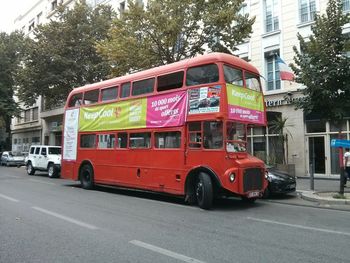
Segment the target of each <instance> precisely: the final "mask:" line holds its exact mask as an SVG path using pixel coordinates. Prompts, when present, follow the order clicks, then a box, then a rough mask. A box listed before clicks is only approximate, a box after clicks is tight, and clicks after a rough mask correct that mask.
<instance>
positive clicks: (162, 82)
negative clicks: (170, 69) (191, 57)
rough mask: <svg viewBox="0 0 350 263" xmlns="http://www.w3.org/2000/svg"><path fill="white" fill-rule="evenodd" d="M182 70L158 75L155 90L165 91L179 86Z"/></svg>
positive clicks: (181, 81) (182, 75)
mask: <svg viewBox="0 0 350 263" xmlns="http://www.w3.org/2000/svg"><path fill="white" fill-rule="evenodd" d="M183 79H184V72H183V71H180V72H175V73H170V74H167V75H163V76H159V77H158V81H157V83H158V86H157V91H165V90H171V89H178V88H181V87H182V85H183Z"/></svg>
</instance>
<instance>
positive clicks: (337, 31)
mask: <svg viewBox="0 0 350 263" xmlns="http://www.w3.org/2000/svg"><path fill="white" fill-rule="evenodd" d="M349 22H350V16H349V14H344V13H343V10H342V1H341V0H329V2H328V6H327V9H326V14H323V15H317V14H316V15H315V24H314V25H313V26H312V32H313V35H312V36H310V38H309V41H308V42H307V41H305V40H304V39H303V37H302V36H301V35H300V34H299V35H298V39H299V43H300V51H298V49H297V48H296V47H295V46H294V47H293V49H294V52H295V54H296V55H295V57H294V62H295V64H296V65H293V64H292V65H291V66H292V69H293V70H294V72H295V74H296V81H297V82H299V83H302V84H304V85H305V89H303V91H302V92H303V94H304V95H305V97H304V98H303V100H300V101H298V102H297V103H296V106H297V108H299V109H303V110H304V112H305V113H306V114H308V113H312V112H313V113H318V114H320V115H321V116H322V118H323V119H325V120H327V121H332V122H333V123H334V124H335V125H337V126H338V129H339V133H340V132H341V123H342V122H343V120H344V117H346V116H349V113H350V103H349V102H350V81H349V80H350V57H349V55H348V54H349V53H347V52H348V51H349V39H350V38H349V35H346V34H343V33H342V29H343V26H344V25H345V24H347V23H349ZM343 190H344V188H343Z"/></svg>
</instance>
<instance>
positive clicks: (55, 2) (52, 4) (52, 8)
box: [51, 0, 57, 11]
mask: <svg viewBox="0 0 350 263" xmlns="http://www.w3.org/2000/svg"><path fill="white" fill-rule="evenodd" d="M56 8H57V0H54V1H52V2H51V11H54V10H55V9H56Z"/></svg>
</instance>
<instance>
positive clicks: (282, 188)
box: [263, 167, 296, 198]
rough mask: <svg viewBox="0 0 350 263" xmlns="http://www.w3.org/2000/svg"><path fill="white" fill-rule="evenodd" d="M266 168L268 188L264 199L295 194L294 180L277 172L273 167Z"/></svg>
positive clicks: (292, 177) (285, 174)
mask: <svg viewBox="0 0 350 263" xmlns="http://www.w3.org/2000/svg"><path fill="white" fill-rule="evenodd" d="M266 168H267V180H268V186H267V188H266V190H265V192H264V196H263V197H264V198H267V197H269V196H271V195H278V194H288V193H292V192H295V190H296V179H295V177H294V176H291V175H289V174H287V173H286V172H283V171H279V170H277V169H276V168H274V167H266Z"/></svg>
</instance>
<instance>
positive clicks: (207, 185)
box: [195, 173, 213, 209]
mask: <svg viewBox="0 0 350 263" xmlns="http://www.w3.org/2000/svg"><path fill="white" fill-rule="evenodd" d="M195 193H196V197H197V203H198V206H199V207H200V208H202V209H210V208H211V207H212V206H213V185H212V182H211V179H210V176H209V175H208V174H206V173H200V174H199V176H198V180H197V182H196V186H195Z"/></svg>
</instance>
